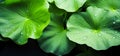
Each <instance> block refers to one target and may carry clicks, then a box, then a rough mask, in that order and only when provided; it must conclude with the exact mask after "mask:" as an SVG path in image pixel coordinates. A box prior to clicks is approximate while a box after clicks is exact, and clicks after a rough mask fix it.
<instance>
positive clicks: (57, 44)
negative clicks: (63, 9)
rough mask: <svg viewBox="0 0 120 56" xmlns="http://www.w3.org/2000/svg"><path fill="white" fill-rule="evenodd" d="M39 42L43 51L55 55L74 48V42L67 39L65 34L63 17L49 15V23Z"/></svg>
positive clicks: (65, 52)
mask: <svg viewBox="0 0 120 56" xmlns="http://www.w3.org/2000/svg"><path fill="white" fill-rule="evenodd" d="M39 44H40V47H41V48H42V50H44V51H45V52H47V53H54V54H56V55H64V54H67V53H69V52H70V51H71V50H72V49H73V48H74V46H75V43H73V42H71V41H69V40H68V38H67V36H66V29H64V20H63V17H61V16H56V15H52V16H51V23H50V24H49V26H48V27H47V28H46V29H45V31H44V33H43V36H42V37H41V38H40V40H39Z"/></svg>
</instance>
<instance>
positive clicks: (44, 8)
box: [0, 0, 49, 44]
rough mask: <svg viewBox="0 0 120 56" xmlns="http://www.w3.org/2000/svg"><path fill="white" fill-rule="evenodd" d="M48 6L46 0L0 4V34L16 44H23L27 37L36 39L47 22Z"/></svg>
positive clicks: (24, 0) (27, 0)
mask: <svg viewBox="0 0 120 56" xmlns="http://www.w3.org/2000/svg"><path fill="white" fill-rule="evenodd" d="M12 1H14V0H11V2H12ZM48 6H49V5H48V3H47V2H46V0H23V1H21V2H19V3H17V4H13V5H7V6H0V34H2V36H4V37H7V38H10V39H12V40H13V41H15V42H16V43H18V44H25V43H26V42H27V39H28V38H32V39H38V38H39V37H40V36H41V34H42V31H43V29H44V28H45V27H46V26H47V25H48V23H49V12H48Z"/></svg>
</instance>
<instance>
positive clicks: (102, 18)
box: [67, 6, 120, 50]
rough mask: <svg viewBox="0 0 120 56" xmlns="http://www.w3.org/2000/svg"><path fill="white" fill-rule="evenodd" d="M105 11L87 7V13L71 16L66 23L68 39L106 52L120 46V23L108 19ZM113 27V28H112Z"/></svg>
mask: <svg viewBox="0 0 120 56" xmlns="http://www.w3.org/2000/svg"><path fill="white" fill-rule="evenodd" d="M107 13H108V12H107V11H105V10H103V9H101V8H97V7H92V6H91V7H88V8H87V12H82V13H76V14H73V15H72V16H71V17H70V19H69V20H68V22H67V28H68V32H67V36H68V38H69V39H70V40H71V41H73V42H76V43H78V44H86V45H88V46H90V47H92V48H94V49H96V50H106V49H108V48H109V47H111V46H117V45H120V32H119V31H117V29H119V28H120V26H114V25H117V24H118V25H119V24H120V22H114V21H115V19H114V18H108V17H107V16H106V15H107ZM113 26H114V27H113Z"/></svg>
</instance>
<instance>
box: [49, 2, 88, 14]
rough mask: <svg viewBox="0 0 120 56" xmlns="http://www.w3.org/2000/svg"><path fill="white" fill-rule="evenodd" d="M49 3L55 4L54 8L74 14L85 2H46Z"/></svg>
mask: <svg viewBox="0 0 120 56" xmlns="http://www.w3.org/2000/svg"><path fill="white" fill-rule="evenodd" d="M48 1H49V2H53V1H54V2H55V4H56V6H57V7H58V8H60V9H64V10H66V11H67V12H75V11H77V10H78V9H79V8H80V7H82V6H83V5H84V3H85V2H86V0H48Z"/></svg>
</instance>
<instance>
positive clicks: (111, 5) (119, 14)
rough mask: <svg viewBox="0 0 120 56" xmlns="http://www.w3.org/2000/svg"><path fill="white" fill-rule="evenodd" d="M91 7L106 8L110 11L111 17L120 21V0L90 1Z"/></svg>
mask: <svg viewBox="0 0 120 56" xmlns="http://www.w3.org/2000/svg"><path fill="white" fill-rule="evenodd" d="M89 3H90V5H93V6H97V7H99V8H104V9H106V10H108V11H109V17H116V18H119V19H120V4H119V3H120V0H96V1H95V0H89Z"/></svg>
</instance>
